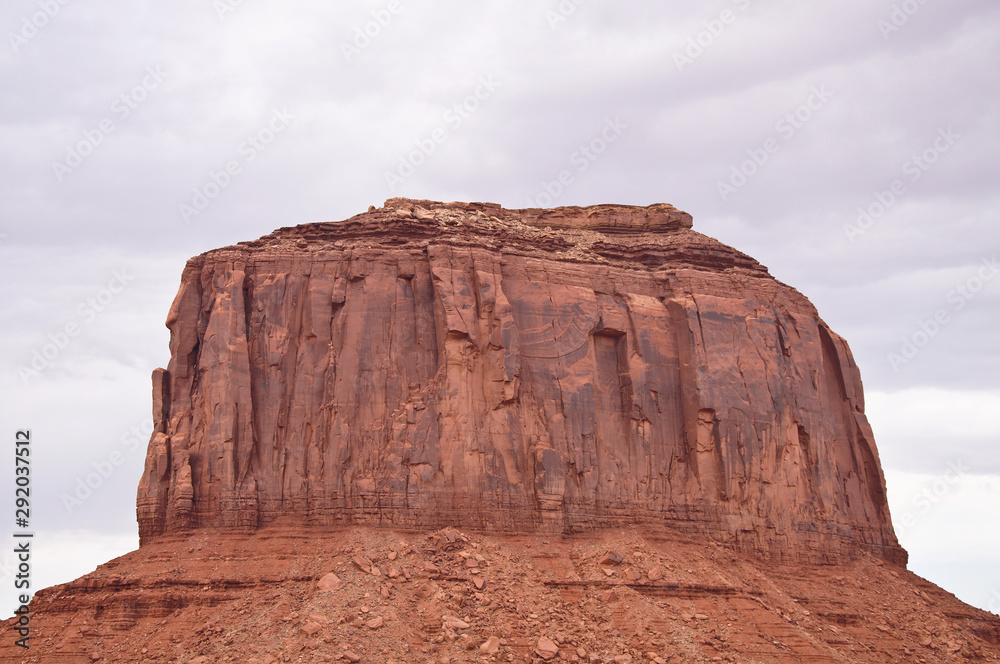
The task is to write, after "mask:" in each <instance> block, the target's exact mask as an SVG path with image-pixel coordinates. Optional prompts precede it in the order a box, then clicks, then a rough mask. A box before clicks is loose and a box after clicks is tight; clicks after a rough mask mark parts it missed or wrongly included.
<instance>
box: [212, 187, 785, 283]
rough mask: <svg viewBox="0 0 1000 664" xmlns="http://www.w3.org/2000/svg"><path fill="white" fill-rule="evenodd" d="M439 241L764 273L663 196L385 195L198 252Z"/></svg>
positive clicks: (331, 249)
mask: <svg viewBox="0 0 1000 664" xmlns="http://www.w3.org/2000/svg"><path fill="white" fill-rule="evenodd" d="M439 244H448V245H452V246H468V247H480V248H484V249H487V250H493V251H500V252H503V253H504V254H521V255H526V256H536V257H540V258H546V259H551V260H558V261H571V262H578V263H598V264H604V265H618V266H620V267H623V268H631V269H650V268H652V269H659V268H669V267H680V266H683V265H687V266H697V267H702V268H708V269H711V270H726V269H737V270H741V271H745V272H746V273H747V274H750V275H753V276H765V275H767V268H766V267H764V266H762V265H761V264H760V263H758V262H757V261H755V260H754V259H753V258H751V257H749V256H747V255H746V254H743V253H741V252H739V251H737V250H736V249H733V248H732V247H729V246H727V245H725V244H723V243H721V242H719V241H718V240H716V239H714V238H711V237H709V236H707V235H703V234H701V233H698V232H696V231H694V230H692V219H691V215H690V214H688V213H687V212H682V211H680V210H678V209H677V208H675V207H674V206H672V205H668V204H666V203H656V204H653V205H647V206H640V205H617V204H603V205H590V206H586V207H575V206H567V207H557V208H548V209H543V208H526V209H516V210H508V209H506V208H504V207H502V206H501V205H499V204H497V203H478V202H474V203H463V202H452V203H442V202H438V201H427V200H415V199H409V198H390V199H389V200H387V201H386V202H385V203H384V205H383V207H381V208H376V207H375V206H371V207H370V208H369V209H368V211H367V212H363V213H361V214H358V215H355V216H353V217H351V218H349V219H345V220H344V221H332V222H330V221H327V222H315V223H306V224H300V225H298V226H288V227H284V228H279V229H277V230H276V231H274V232H273V233H270V234H268V235H265V236H263V237H261V238H259V239H257V240H252V241H249V242H240V243H239V244H237V245H235V246H231V247H224V248H222V249H216V250H213V251H210V252H207V253H206V254H202V257H208V256H211V257H213V258H221V259H224V260H232V259H235V260H249V259H251V256H253V255H258V256H259V255H266V256H275V257H276V256H285V257H290V256H301V255H303V254H310V253H311V254H313V257H314V258H315V259H326V260H334V259H335V260H339V259H340V256H341V255H342V252H344V251H346V250H373V251H386V250H401V249H418V250H424V249H425V248H426V247H428V246H430V245H439ZM321 257H322V258H321Z"/></svg>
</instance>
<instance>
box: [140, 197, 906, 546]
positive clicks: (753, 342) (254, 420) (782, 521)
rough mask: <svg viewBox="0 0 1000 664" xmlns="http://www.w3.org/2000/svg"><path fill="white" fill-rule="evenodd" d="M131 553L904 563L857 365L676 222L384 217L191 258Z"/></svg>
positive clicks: (631, 213)
mask: <svg viewBox="0 0 1000 664" xmlns="http://www.w3.org/2000/svg"><path fill="white" fill-rule="evenodd" d="M167 326H168V327H169V328H170V333H171V341H170V350H171V359H170V363H169V365H168V367H167V369H166V370H157V371H156V372H155V373H154V381H153V382H154V419H155V421H156V430H155V432H154V434H153V436H152V439H151V441H150V446H149V452H148V455H147V460H146V467H145V471H144V474H143V477H142V480H141V483H140V486H139V494H138V507H137V515H138V520H139V530H140V536H141V538H142V541H143V543H144V544H148V543H150V542H151V541H152V540H154V539H155V538H157V537H158V536H162V535H165V534H169V533H173V532H178V531H184V530H186V529H190V528H201V527H208V528H216V529H230V530H253V529H257V528H260V527H262V526H265V525H268V524H281V525H284V526H289V525H303V526H304V525H308V526H316V527H322V526H338V525H347V524H370V525H381V526H391V527H394V528H404V529H405V528H437V527H441V526H445V525H450V526H457V527H462V528H466V529H471V530H474V531H491V532H526V531H543V532H560V533H569V532H577V531H581V530H588V529H594V528H599V527H607V526H620V525H623V524H642V525H643V526H645V527H650V528H666V529H670V530H672V531H675V532H691V533H698V534H704V535H708V536H710V537H712V538H714V539H716V540H717V541H722V542H725V543H727V544H729V545H730V546H733V547H735V548H738V549H743V550H746V551H749V552H752V553H754V554H756V555H761V556H765V557H788V558H797V557H805V558H809V559H815V560H827V561H828V560H834V559H837V558H840V557H843V556H850V555H853V553H852V552H856V551H857V550H859V549H867V550H869V551H872V552H874V553H876V554H877V555H879V556H882V557H884V558H886V559H890V560H893V561H897V562H902V561H904V560H905V552H904V551H903V550H902V549H901V548H900V547H899V546H898V544H897V541H896V538H895V535H894V534H893V530H892V525H891V522H890V518H889V512H888V507H887V503H886V494H885V482H884V479H883V476H882V470H881V467H880V464H879V459H878V453H877V451H876V449H875V443H874V440H873V436H872V431H871V428H870V426H869V425H868V421H867V419H866V418H865V415H864V398H863V395H862V388H861V381H860V377H859V373H858V369H857V366H856V365H855V363H854V361H853V359H852V356H851V353H850V350H849V349H848V347H847V344H846V343H845V342H844V341H843V340H842V339H841V338H840V337H839V336H837V335H836V334H835V333H834V332H832V331H831V330H830V329H829V328H828V327H827V326H826V325H825V324H824V323H823V321H822V320H821V319H820V318H819V317H818V315H817V313H816V310H815V308H814V307H813V306H812V305H811V304H810V303H809V301H808V300H807V299H806V298H805V297H804V296H802V295H801V294H799V293H798V292H796V291H795V290H794V289H792V288H790V287H788V286H786V285H784V284H781V283H780V282H778V281H776V280H775V279H773V278H772V277H771V276H770V275H769V274H768V273H767V270H766V269H765V268H764V267H763V266H761V265H760V264H758V263H757V262H756V261H754V260H753V259H752V258H750V257H748V256H746V255H744V254H741V253H739V252H738V251H735V250H734V249H732V248H730V247H727V246H725V245H723V244H721V243H719V242H717V241H716V240H714V239H712V238H709V237H706V236H704V235H701V234H699V233H696V232H694V231H693V230H691V217H690V216H689V215H687V214H685V213H682V212H679V211H677V210H676V209H675V208H673V207H671V206H669V205H653V206H649V207H631V206H612V205H602V206H595V207H587V208H557V209H554V210H537V209H535V210H505V209H502V208H500V207H499V206H497V205H492V204H485V203H471V204H463V203H447V204H445V203H435V202H429V201H411V200H404V199H393V200H389V201H387V202H386V204H385V206H384V207H383V208H380V209H375V208H371V209H370V210H369V212H367V213H365V214H361V215H358V216H356V217H353V218H351V219H348V220H346V221H343V222H337V223H316V224H307V225H303V226H297V227H294V228H284V229H280V230H278V231H275V232H274V233H272V234H271V235H268V236H265V237H263V238H261V239H259V240H256V241H253V242H246V243H241V244H239V245H236V246H232V247H227V248H224V249H218V250H215V251H211V252H208V253H206V254H203V255H201V256H198V257H196V258H193V259H192V260H190V261H189V262H188V264H187V266H186V268H185V270H184V274H183V277H182V282H181V287H180V291H179V292H178V294H177V297H176V299H175V301H174V303H173V305H172V307H171V309H170V313H169V316H168V319H167Z"/></svg>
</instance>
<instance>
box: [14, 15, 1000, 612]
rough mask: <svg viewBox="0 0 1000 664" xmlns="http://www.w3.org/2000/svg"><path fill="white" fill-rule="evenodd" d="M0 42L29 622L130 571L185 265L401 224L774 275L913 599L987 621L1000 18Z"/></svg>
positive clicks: (526, 23)
mask: <svg viewBox="0 0 1000 664" xmlns="http://www.w3.org/2000/svg"><path fill="white" fill-rule="evenodd" d="M661 5H662V6H661ZM0 28H2V30H0V32H2V35H3V43H2V44H0V90H2V95H0V145H2V150H0V201H2V204H0V270H2V271H3V278H2V279H0V291H2V298H0V316H2V317H0V322H2V329H0V348H2V349H3V353H2V356H0V358H2V359H0V422H2V436H3V437H5V438H6V439H7V440H8V442H7V443H5V444H6V445H7V448H6V449H7V450H8V453H7V454H4V455H0V456H2V457H3V461H2V462H0V473H2V476H0V477H2V479H0V486H2V487H7V489H4V490H3V491H0V513H3V514H8V515H10V516H9V517H7V518H6V520H4V521H0V523H5V524H7V525H6V526H4V528H5V529H7V531H8V532H7V533H6V534H5V533H3V532H0V536H2V537H5V538H10V536H11V534H12V533H13V532H14V530H15V528H14V524H13V520H14V516H13V512H14V497H13V487H14V469H13V460H12V457H13V455H12V454H10V450H12V449H13V447H14V442H13V440H14V432H15V430H16V429H17V428H21V427H29V428H31V429H32V431H33V435H34V442H33V445H34V447H33V456H32V466H31V468H32V471H33V473H32V482H33V484H32V487H33V493H32V495H31V500H32V512H31V523H30V528H31V529H32V530H34V531H35V532H36V533H38V534H37V536H36V540H35V542H34V546H35V556H36V557H35V559H34V566H33V575H34V577H33V581H35V584H34V588H33V589H37V588H38V587H41V586H44V585H49V584H52V583H58V582H64V581H68V580H71V579H73V578H75V577H77V576H79V575H81V574H84V573H86V572H88V571H90V570H92V569H93V568H94V567H96V566H97V565H98V564H100V563H102V562H105V561H106V560H108V559H110V558H112V557H114V556H117V555H120V554H122V553H125V552H126V551H129V550H131V549H134V548H135V547H136V546H137V542H138V538H137V535H136V525H135V512H134V501H135V489H136V485H137V483H138V478H139V475H140V473H141V468H142V463H143V458H144V454H145V446H146V442H147V439H148V434H149V428H150V426H151V422H150V420H149V417H150V401H151V399H150V378H149V375H150V372H151V371H152V370H153V369H154V368H156V367H158V366H165V365H166V362H167V360H168V359H169V353H168V347H167V341H168V336H167V333H166V329H165V328H164V326H163V321H164V319H165V317H166V313H167V309H168V307H169V305H170V302H171V299H172V298H173V295H174V293H175V291H176V289H177V287H178V284H179V278H180V274H181V270H182V268H183V265H184V261H185V260H186V259H187V258H189V257H190V256H193V255H195V254H198V253H201V252H203V251H206V250H209V249H212V248H215V247H219V246H223V245H228V244H232V243H235V242H237V241H240V240H249V239H253V238H256V237H259V236H260V235H263V234H266V233H268V232H270V231H272V230H273V229H275V228H278V227H281V226H289V225H294V224H298V223H305V222H311V221H330V220H340V219H345V218H347V217H349V216H352V215H354V214H356V213H359V212H363V211H364V210H366V209H367V208H368V206H369V205H372V204H374V205H381V203H382V201H384V200H385V199H387V198H390V197H393V196H408V197H413V198H429V199H435V200H465V201H469V200H473V201H492V202H498V203H501V204H503V205H504V206H505V207H528V206H535V205H542V206H555V205H587V204H595V203H627V204H637V205H646V204H650V203H655V202H666V203H671V204H673V205H676V206H677V207H678V208H680V209H682V210H685V211H687V212H690V213H691V214H692V215H693V216H694V225H695V226H694V227H695V229H696V230H698V231H701V232H703V233H706V234H708V235H711V236H714V237H717V238H719V239H720V240H722V241H723V242H726V243H727V244H731V245H733V246H735V247H737V248H738V249H740V250H742V251H744V252H746V253H748V254H750V255H752V256H754V257H755V258H757V259H758V260H760V261H761V262H762V263H764V264H765V265H767V266H768V267H769V268H770V269H771V272H772V274H774V275H775V276H776V277H777V278H779V279H781V280H782V281H784V282H786V283H788V284H791V285H792V286H794V287H796V288H797V289H799V290H800V291H802V292H803V293H805V294H806V295H807V296H808V297H809V298H810V299H812V301H813V302H814V303H815V304H816V305H817V307H818V308H819V311H820V314H821V315H822V316H823V318H824V319H825V320H826V321H827V322H828V323H829V324H830V325H831V326H832V327H833V328H834V329H835V330H836V331H837V332H839V333H840V334H842V335H843V336H844V337H846V338H847V340H848V342H849V343H850V344H851V347H852V348H853V350H854V353H855V356H856V358H857V360H858V363H859V365H860V366H861V370H862V376H863V379H864V380H865V385H866V388H867V389H866V393H867V396H868V412H869V417H870V419H871V420H872V423H873V426H874V428H875V433H876V437H877V442H878V446H879V449H880V451H881V454H882V460H883V464H884V467H885V471H886V476H887V479H888V483H889V493H890V503H891V507H892V510H893V515H894V519H895V521H896V524H897V532H898V533H899V535H900V540H901V542H902V544H903V545H904V546H905V547H906V548H907V549H908V550H909V552H910V557H911V569H914V570H915V571H916V572H917V573H919V574H922V575H924V576H926V577H928V578H930V579H931V580H933V581H935V582H937V583H939V584H941V585H943V586H944V587H945V588H947V589H948V590H951V591H952V592H955V593H956V594H958V595H959V596H960V597H961V598H963V599H965V600H966V601H969V602H971V603H973V604H976V605H978V606H981V607H984V608H986V607H988V608H991V609H992V610H993V611H1000V527H998V521H997V514H1000V448H998V445H997V443H998V440H1000V417H998V413H1000V386H998V384H997V377H998V372H1000V348H998V344H997V337H998V333H997V330H1000V307H998V303H1000V278H997V277H998V276H1000V273H998V272H1000V266H998V265H997V264H996V263H995V261H996V259H997V257H998V253H1000V232H998V230H997V224H998V221H1000V220H998V209H1000V205H998V204H1000V190H998V187H997V183H998V177H997V176H998V170H1000V169H998V167H997V166H998V164H997V162H998V157H997V155H998V154H1000V131H998V129H1000V127H998V124H1000V90H998V88H1000V77H998V76H1000V75H998V72H1000V6H997V4H996V3H995V2H989V1H987V0H949V1H948V2H943V1H941V0H919V1H918V0H905V1H903V0H898V1H897V2H891V1H889V0H875V1H872V0H865V1H862V0H841V1H839V2H836V3H832V2H827V3H820V2H802V1H801V0H798V1H795V2H792V1H791V0H788V1H780V0H773V1H768V2H764V1H763V0H717V1H715V2H698V3H696V2H692V1H675V2H668V3H651V2H629V1H621V0H619V1H617V2H613V3H612V2H598V1H597V0H563V1H562V2H560V1H559V0H534V1H531V2H529V1H527V0H507V1H506V2H503V3H500V2H469V3H457V2H447V3H446V2H430V1H429V0H393V1H381V0H379V1H373V2H355V3H321V2H296V1H291V2H285V3H280V4H279V3H264V2H260V1H259V0H214V1H213V0H198V1H192V0H175V1H174V2H171V3H153V2H148V1H138V2H131V3H127V4H122V3H111V2H107V1H106V0H91V1H90V2H82V1H80V0H7V1H6V2H4V3H3V5H2V8H0ZM560 180H562V182H560ZM47 345H49V347H48V348H46V346H47ZM35 353H39V354H40V356H39V357H36V356H35ZM42 354H45V355H49V356H50V357H48V358H45V357H42V356H41V355H42ZM33 362H34V364H35V366H34V367H33V366H32V363H33ZM98 472H103V473H104V474H105V475H107V477H103V476H101V477H98V476H97V475H94V473H98ZM88 476H90V478H89V479H90V480H91V483H92V484H96V485H97V486H96V488H89V487H88V488H81V487H83V483H84V482H85V481H86V480H87V479H88ZM88 490H89V495H87V492H88ZM904 521H905V523H904ZM9 548H10V547H3V550H4V551H7V550H8V549H9ZM12 565H13V558H12V556H11V554H9V553H5V554H4V557H0V566H2V568H0V602H2V607H3V612H5V613H8V614H9V611H8V610H9V609H12V608H13V587H12V586H13V582H12V580H11V579H10V578H9V576H8V572H9V570H10V569H11V568H12Z"/></svg>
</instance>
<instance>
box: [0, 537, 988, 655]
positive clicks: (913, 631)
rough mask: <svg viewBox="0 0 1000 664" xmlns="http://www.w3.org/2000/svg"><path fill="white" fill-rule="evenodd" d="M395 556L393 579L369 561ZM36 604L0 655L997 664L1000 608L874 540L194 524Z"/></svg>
mask: <svg viewBox="0 0 1000 664" xmlns="http://www.w3.org/2000/svg"><path fill="white" fill-rule="evenodd" d="M178 551H183V552H184V553H183V554H181V555H179V554H178ZM189 551H190V552H189ZM612 551H613V552H616V553H617V556H616V557H615V558H616V560H617V563H613V562H612V561H608V560H607V559H606V558H607V555H608V554H609V552H612ZM470 559H471V560H475V561H476V563H477V564H478V567H474V568H470V567H469V566H468V561H469V560H470ZM366 561H367V562H366ZM369 562H370V564H369ZM359 563H361V564H359ZM390 563H391V565H393V566H395V568H396V569H397V570H398V573H397V575H396V576H395V577H394V578H391V579H390V578H389V576H388V575H382V576H376V575H375V574H373V573H372V571H371V570H372V568H374V567H380V568H381V567H385V568H388V567H389V565H390ZM609 563H612V564H610V565H609ZM608 567H611V568H613V569H614V571H615V572H616V573H615V575H614V576H610V577H609V576H607V575H606V574H605V572H604V570H605V569H606V568H608ZM474 570H475V571H478V574H472V572H473V571H474ZM651 571H653V572H656V573H654V574H650V572H651ZM636 575H638V578H637V577H636ZM332 577H336V579H337V580H338V581H339V583H334V584H331V581H332ZM654 577H655V578H654ZM478 578H482V579H485V580H486V583H485V586H484V587H483V588H478V587H477V586H476V585H475V584H474V583H473V580H474V579H478ZM334 586H335V587H334ZM32 610H33V618H32V630H33V636H34V638H37V641H34V642H33V644H32V648H31V651H30V652H29V653H27V654H25V653H22V652H17V651H14V650H13V649H12V645H11V644H7V643H3V644H0V657H3V658H4V659H3V661H17V662H21V661H23V662H31V663H34V662H38V663H48V662H58V661H67V662H72V661H77V659H80V658H83V659H85V660H86V661H93V662H109V663H111V662H157V663H163V664H195V663H196V662H198V663H199V664H208V663H213V664H214V663H217V662H219V663H230V662H231V663H233V664H235V663H237V662H239V663H240V664H244V663H249V664H279V663H280V664H284V663H285V662H378V663H380V664H410V663H417V664H431V663H434V664H440V663H441V662H447V663H448V664H459V663H473V662H481V663H484V664H485V663H490V664H541V663H545V662H580V663H586V664H591V663H594V664H614V663H619V662H621V663H624V662H630V663H632V664H650V663H652V664H666V663H669V664H687V663H689V662H698V663H701V662H706V663H707V662H730V663H732V664H736V663H739V664H753V663H761V664H763V663H767V664H799V663H800V662H810V663H819V664H824V663H829V664H834V663H836V664H846V663H850V664H884V663H885V662H907V663H910V662H912V663H915V664H922V663H938V662H949V663H952V662H1000V645H998V644H1000V618H997V617H996V616H993V615H991V614H988V613H985V612H983V611H978V610H976V609H973V608H971V607H969V606H966V605H964V604H962V603H961V602H959V601H958V600H957V599H955V598H954V597H953V596H952V595H950V594H948V593H946V592H944V591H942V590H941V589H940V588H937V587H936V586H934V585H932V584H930V583H928V582H927V581H924V580H923V579H921V578H919V577H917V576H915V575H913V574H911V573H909V572H907V571H905V570H904V569H903V568H899V567H895V566H893V565H890V564H887V563H886V562H885V561H883V560H880V559H878V558H875V557H873V556H870V555H866V554H860V555H859V557H858V558H857V559H856V560H854V561H851V562H847V563H842V564H839V565H825V566H807V565H800V564H799V565H776V564H773V563H764V562H761V561H758V560H756V559H754V558H752V557H749V556H746V555H743V554H740V553H738V552H734V551H732V550H730V549H727V548H725V547H719V546H716V545H715V544H713V543H712V542H710V541H707V540H701V539H698V538H690V537H687V536H685V537H678V536H671V535H670V534H669V533H667V532H661V533H655V534H654V533H650V532H649V531H648V529H645V528H643V529H620V530H613V531H602V532H599V533H590V534H581V535H574V536H571V537H564V536H558V537H556V536H550V535H530V536H528V535H525V536H495V535H485V534H477V533H473V532H469V531H464V530H458V529H454V528H448V529H443V530H440V531H436V532H434V533H430V534H421V533H406V532H394V531H387V530H370V529H365V528H349V529H342V530H338V531H331V532H329V533H327V534H324V535H322V536H319V535H314V534H303V533H297V532H296V531H293V530H285V531H282V530H278V531H271V530H264V531H260V532H258V533H257V534H255V535H252V536H236V535H224V534H219V533H216V532H210V531H198V532H195V533H192V534H190V535H187V536H185V537H183V538H177V539H173V540H169V539H168V540H164V541H162V542H158V543H155V544H152V545H149V546H144V547H142V548H141V549H140V550H139V551H136V552H133V553H130V554H128V555H126V556H123V557H122V558H118V559H116V560H114V561H111V562H110V563H107V564H106V565H102V566H101V567H100V568H98V569H97V570H96V571H95V572H93V573H92V574H89V575H87V576H85V577H83V578H81V579H79V580H78V581H76V582H73V583H71V584H65V585H62V586H56V587H54V588H50V589H46V590H43V591H40V592H39V593H38V594H37V595H36V598H35V600H34V602H33V604H32ZM56 657H59V658H62V659H56ZM74 658H77V659H74ZM198 658H205V659H202V660H199V659H198Z"/></svg>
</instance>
